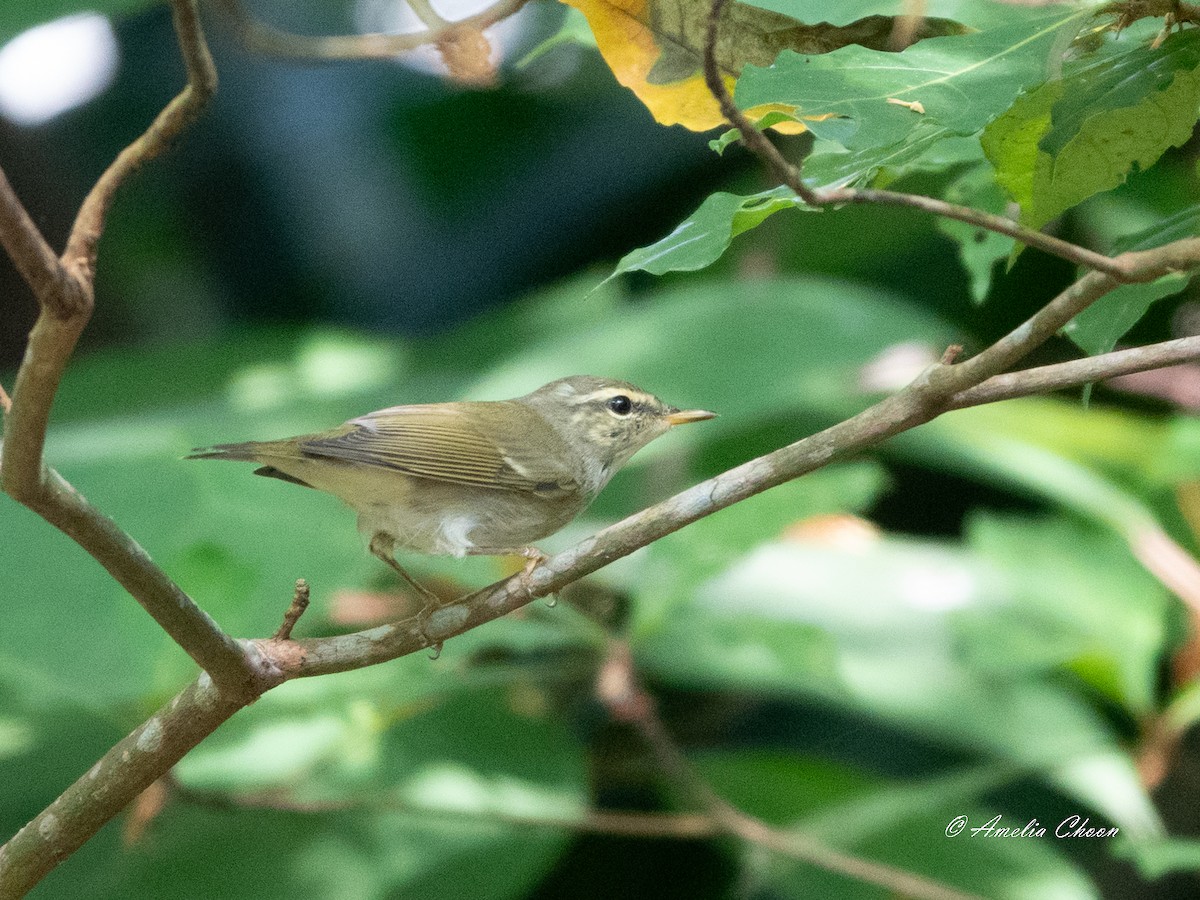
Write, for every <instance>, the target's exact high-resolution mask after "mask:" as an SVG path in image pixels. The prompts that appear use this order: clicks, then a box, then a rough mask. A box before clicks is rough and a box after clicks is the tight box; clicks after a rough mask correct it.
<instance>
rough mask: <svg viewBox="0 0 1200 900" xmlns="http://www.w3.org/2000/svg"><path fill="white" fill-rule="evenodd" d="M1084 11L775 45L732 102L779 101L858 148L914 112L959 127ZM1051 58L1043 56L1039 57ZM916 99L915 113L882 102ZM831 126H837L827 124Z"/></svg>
mask: <svg viewBox="0 0 1200 900" xmlns="http://www.w3.org/2000/svg"><path fill="white" fill-rule="evenodd" d="M1087 15H1088V13H1087V11H1081V10H1077V9H1068V10H1065V11H1064V9H1063V8H1061V7H1058V8H1053V9H1051V10H1049V11H1042V12H1038V13H1031V14H1028V15H1023V16H1022V17H1021V21H1020V22H1018V23H1016V24H1009V25H1004V26H1000V27H996V28H991V29H988V30H986V31H980V32H976V33H974V34H967V35H961V36H950V37H939V38H929V39H927V40H924V41H921V42H919V43H917V44H915V45H913V46H911V47H909V48H907V49H906V50H904V51H903V52H902V53H881V52H879V51H875V50H867V49H865V48H863V47H858V46H850V47H844V48H842V49H840V50H835V51H834V52H832V53H826V54H823V55H820V56H801V55H800V54H797V53H794V52H791V51H784V52H783V53H781V54H780V55H779V58H778V59H777V60H776V61H775V64H774V65H773V66H771V67H770V68H769V69H762V68H758V67H755V66H747V67H746V69H745V71H744V72H743V74H742V77H741V78H740V79H739V80H738V84H737V93H736V100H737V102H738V105H739V106H744V107H753V106H758V105H760V104H765V103H779V104H784V105H786V106H791V107H794V108H795V110H796V113H797V115H798V116H803V117H804V118H805V119H806V120H807V119H809V118H810V117H813V116H822V115H833V116H837V117H844V118H845V119H849V120H851V123H852V125H853V126H854V127H853V130H852V131H850V132H849V133H848V134H847V133H846V122H845V121H840V120H839V119H836V118H835V119H831V120H828V121H825V122H822V121H809V122H807V123H806V124H807V125H808V126H809V128H810V130H811V131H812V132H813V134H815V135H817V137H827V138H828V139H830V140H835V141H837V142H838V143H841V144H843V146H845V147H846V148H847V149H862V148H870V147H878V146H886V145H892V144H896V143H898V142H900V141H902V140H905V139H906V138H907V137H908V136H909V135H910V134H911V133H912V132H913V130H914V129H915V128H916V127H917V125H918V124H919V123H920V122H922V121H927V122H932V123H934V124H936V125H942V126H944V127H945V128H947V129H949V130H951V131H954V132H957V133H960V134H972V133H974V132H976V131H978V130H979V129H981V128H982V127H983V126H984V125H985V124H987V122H988V120H989V119H990V118H991V117H992V116H994V115H995V114H996V111H997V110H1000V109H1004V108H1005V107H1007V106H1008V105H1009V104H1011V103H1012V101H1013V99H1014V98H1015V97H1016V96H1017V94H1018V93H1019V92H1020V91H1021V90H1022V89H1024V88H1026V87H1028V86H1030V85H1032V84H1036V83H1038V82H1039V81H1042V80H1044V79H1045V77H1046V71H1047V66H1048V65H1051V66H1052V65H1053V64H1054V57H1055V55H1056V53H1057V52H1059V48H1060V47H1061V46H1062V44H1063V42H1064V39H1065V40H1069V39H1070V38H1071V37H1072V36H1073V35H1074V34H1075V32H1076V31H1077V30H1078V28H1079V26H1080V25H1081V24H1082V23H1083V21H1084V20H1085V19H1086V17H1087ZM1047 59H1050V63H1049V64H1048V63H1047ZM891 99H896V100H903V101H906V102H913V101H915V102H919V103H920V104H921V105H922V106H923V107H924V110H925V112H924V113H923V114H921V113H917V112H914V111H912V110H911V109H907V108H904V107H902V106H897V105H896V104H894V103H889V102H888V101H889V100H891ZM835 129H836V130H835Z"/></svg>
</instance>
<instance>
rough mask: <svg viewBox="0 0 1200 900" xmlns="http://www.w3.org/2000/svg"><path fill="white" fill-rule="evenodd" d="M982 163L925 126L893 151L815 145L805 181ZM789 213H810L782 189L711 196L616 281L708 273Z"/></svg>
mask: <svg viewBox="0 0 1200 900" xmlns="http://www.w3.org/2000/svg"><path fill="white" fill-rule="evenodd" d="M980 159H981V152H980V149H979V142H978V141H976V140H974V139H973V138H968V137H963V136H961V135H956V134H954V133H953V132H951V131H949V130H948V129H946V128H943V127H941V126H938V125H933V124H929V123H921V124H919V125H918V126H917V128H916V129H915V130H914V132H913V133H912V134H911V135H910V136H909V138H908V139H907V140H905V141H902V142H901V143H899V144H894V145H891V146H884V147H870V148H867V149H865V150H846V149H845V148H844V147H842V146H841V145H840V144H837V143H836V142H834V141H817V145H816V147H815V149H814V150H813V152H812V153H811V154H810V155H809V156H808V158H807V159H806V160H805V163H804V181H805V183H806V184H808V186H809V187H812V188H821V187H830V186H835V185H836V186H839V187H844V186H858V185H862V184H869V183H872V182H874V181H875V180H876V178H877V177H878V178H884V177H886V178H887V179H888V180H891V179H895V178H898V177H900V176H901V175H905V174H909V173H911V172H916V171H922V170H933V171H941V170H944V169H946V168H948V167H950V166H953V165H955V164H958V163H964V162H975V161H978V160H980ZM785 209H806V207H805V205H804V204H803V203H801V202H800V201H799V200H798V199H797V198H796V196H795V195H794V194H792V192H791V191H790V190H789V189H788V188H786V187H783V186H780V187H776V188H771V189H770V190H766V191H760V192H759V193H757V194H750V195H734V194H727V193H716V194H713V195H711V196H710V197H708V198H707V199H706V200H705V201H704V202H703V203H702V204H701V205H700V207H699V208H698V209H697V210H696V211H695V212H694V213H692V214H691V215H690V216H688V217H687V218H686V219H684V220H683V222H681V223H680V224H679V226H678V227H677V228H676V229H675V230H674V231H672V232H671V233H670V234H668V235H667V236H666V237H664V238H662V239H661V240H659V241H656V242H655V243H653V244H651V245H649V246H648V247H642V248H640V249H637V250H634V251H633V252H631V253H627V254H626V255H625V256H624V257H622V258H621V261H620V262H619V263H617V267H616V269H615V270H614V271H613V275H614V276H615V275H620V274H623V273H625V272H632V271H638V270H640V271H644V272H650V273H651V274H654V275H662V274H665V273H667V272H691V271H694V270H696V269H701V268H704V267H705V266H708V265H711V264H712V263H714V262H716V261H717V260H718V259H720V257H721V256H722V255H723V254H724V253H725V251H726V250H728V249H729V245H730V243H731V242H732V240H733V238H735V237H737V236H738V235H739V234H741V233H743V232H745V231H749V230H750V229H753V228H757V227H758V226H759V225H760V224H762V223H763V222H764V221H766V219H767V218H768V217H770V216H771V215H773V214H774V213H776V212H779V211H780V210H785ZM990 247H991V245H990V243H989V248H990ZM610 277H611V276H610Z"/></svg>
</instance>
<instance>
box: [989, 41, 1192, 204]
mask: <svg viewBox="0 0 1200 900" xmlns="http://www.w3.org/2000/svg"><path fill="white" fill-rule="evenodd" d="M1198 98H1200V32H1197V31H1196V30H1195V29H1189V30H1188V31H1186V32H1182V33H1178V34H1173V35H1171V36H1170V37H1169V38H1168V39H1167V41H1166V42H1165V43H1164V44H1163V45H1162V46H1161V47H1159V48H1151V47H1149V46H1146V45H1145V44H1143V43H1139V42H1135V41H1126V42H1124V43H1122V44H1114V43H1109V44H1106V45H1105V46H1104V49H1103V50H1102V51H1101V52H1099V53H1097V54H1094V55H1093V56H1090V57H1087V58H1085V59H1083V60H1081V61H1077V62H1072V63H1068V64H1067V65H1066V67H1065V69H1064V76H1063V78H1062V79H1061V80H1055V81H1052V82H1050V83H1048V84H1046V85H1043V86H1041V87H1039V88H1037V89H1036V90H1034V91H1032V92H1031V93H1029V94H1026V95H1024V96H1022V97H1021V98H1019V99H1018V100H1017V102H1016V103H1014V104H1013V107H1012V108H1011V109H1010V110H1009V111H1008V112H1007V113H1005V114H1004V115H1002V116H1001V117H1000V118H998V119H997V120H996V121H995V122H994V123H992V124H991V125H990V126H989V127H988V129H987V131H986V133H985V136H984V147H985V150H986V151H987V154H988V157H989V159H991V161H992V163H993V164H994V165H995V166H996V169H997V172H998V176H997V177H998V180H999V181H1000V183H1001V184H1002V185H1003V186H1004V187H1005V189H1006V190H1007V191H1008V192H1009V194H1010V196H1011V197H1012V198H1013V199H1014V200H1016V201H1017V203H1019V204H1020V206H1021V219H1022V221H1023V222H1025V223H1026V224H1028V225H1030V226H1031V227H1034V228H1040V227H1041V226H1042V225H1044V224H1045V223H1047V222H1049V221H1050V220H1052V219H1054V218H1055V217H1057V216H1058V215H1060V214H1061V213H1062V212H1063V211H1065V210H1067V209H1070V208H1071V207H1072V206H1074V205H1076V204H1077V203H1079V202H1081V201H1083V200H1085V199H1087V198H1088V197H1090V196H1092V195H1093V194H1096V193H1098V192H1100V191H1106V190H1110V189H1111V188H1114V187H1116V186H1117V185H1119V184H1121V183H1122V182H1123V181H1124V180H1125V178H1126V177H1127V176H1128V175H1129V173H1130V172H1131V171H1132V170H1133V169H1134V167H1137V168H1139V169H1146V168H1148V167H1149V166H1151V165H1153V164H1154V162H1155V161H1156V160H1157V159H1158V158H1159V156H1161V155H1162V153H1163V151H1165V150H1166V149H1167V148H1168V147H1173V146H1178V145H1180V144H1182V143H1183V142H1184V141H1186V140H1187V139H1188V138H1189V137H1190V136H1191V134H1192V129H1193V126H1194V125H1195V123H1196V114H1197V105H1198V103H1200V100H1198Z"/></svg>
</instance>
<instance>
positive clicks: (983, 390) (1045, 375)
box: [950, 337, 1200, 409]
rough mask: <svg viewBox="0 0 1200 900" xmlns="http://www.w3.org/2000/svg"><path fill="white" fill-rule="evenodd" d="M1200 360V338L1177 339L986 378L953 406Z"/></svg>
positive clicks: (1026, 393) (955, 407) (960, 394)
mask: <svg viewBox="0 0 1200 900" xmlns="http://www.w3.org/2000/svg"><path fill="white" fill-rule="evenodd" d="M1197 359H1200V337H1185V338H1178V339H1176V340H1173V341H1163V342H1162V343H1160V344H1151V345H1149V346H1147V347H1133V348H1131V349H1128V350H1116V351H1113V352H1112V353H1104V354H1101V355H1099V356H1089V357H1086V358H1085V359H1075V360H1071V361H1070V362H1064V363H1055V364H1054V365H1049V366H1039V367H1037V368H1034V369H1023V370H1022V371H1020V372H1010V373H1008V374H1006V375H993V376H992V377H991V378H989V379H988V380H987V381H985V382H983V383H982V384H979V385H976V386H975V387H973V388H971V389H969V390H966V391H963V392H961V393H959V394H956V395H955V396H954V398H953V399H952V400H951V401H950V407H951V409H964V408H966V407H968V406H980V405H982V404H984V403H996V402H998V401H1000V400H1011V399H1013V398H1014V397H1028V396H1031V395H1033V394H1047V393H1049V392H1051V391H1058V390H1062V389H1064V388H1070V387H1078V386H1079V385H1082V384H1090V383H1092V382H1096V381H1104V380H1105V379H1108V378H1116V377H1117V376H1118V375H1130V374H1132V373H1134V372H1146V371H1149V370H1150V369H1161V368H1164V367H1166V366H1174V365H1179V364H1181V363H1187V362H1194V361H1195V360H1197Z"/></svg>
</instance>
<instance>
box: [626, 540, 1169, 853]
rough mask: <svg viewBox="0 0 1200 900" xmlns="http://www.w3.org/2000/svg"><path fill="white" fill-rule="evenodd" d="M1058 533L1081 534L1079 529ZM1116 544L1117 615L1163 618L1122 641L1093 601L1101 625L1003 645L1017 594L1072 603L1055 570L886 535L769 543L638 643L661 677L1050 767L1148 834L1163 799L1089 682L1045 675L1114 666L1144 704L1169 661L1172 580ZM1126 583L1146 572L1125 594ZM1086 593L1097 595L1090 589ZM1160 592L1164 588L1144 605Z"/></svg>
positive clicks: (1071, 788) (1049, 773)
mask: <svg viewBox="0 0 1200 900" xmlns="http://www.w3.org/2000/svg"><path fill="white" fill-rule="evenodd" d="M1010 527H1011V526H1010ZM1043 537H1044V535H1043ZM1027 546H1028V545H1027ZM1054 549H1055V552H1056V553H1062V554H1064V555H1066V556H1070V555H1071V554H1073V553H1077V552H1078V551H1077V549H1076V548H1074V547H1072V546H1071V544H1070V543H1069V542H1061V543H1058V544H1057V545H1056V546H1055V548H1054ZM1111 553H1112V548H1111V545H1106V546H1104V547H1102V548H1096V547H1093V548H1088V549H1086V550H1085V551H1084V558H1083V559H1082V560H1079V561H1078V565H1080V566H1087V565H1091V566H1093V567H1095V573H1096V574H1095V578H1096V580H1097V581H1099V580H1100V579H1102V578H1103V577H1104V576H1103V574H1102V573H1108V574H1110V575H1111V573H1112V571H1113V570H1112V569H1106V568H1105V567H1104V566H1103V559H1104V554H1111ZM1118 560H1119V564H1118V567H1117V568H1119V569H1120V570H1121V571H1122V574H1123V576H1124V577H1123V578H1122V580H1121V581H1117V580H1115V579H1114V580H1113V583H1112V584H1111V585H1110V586H1109V587H1108V588H1106V590H1107V592H1108V597H1109V599H1110V600H1111V602H1113V603H1114V604H1118V605H1119V608H1122V609H1124V610H1125V618H1124V619H1123V620H1122V625H1127V624H1129V623H1131V622H1137V623H1138V624H1139V625H1145V624H1147V623H1148V624H1150V625H1151V626H1153V627H1151V628H1150V629H1149V630H1145V629H1141V630H1139V631H1138V632H1135V634H1136V635H1137V639H1136V640H1135V641H1134V642H1133V646H1132V647H1130V648H1128V649H1118V648H1117V647H1116V646H1115V645H1117V644H1119V642H1120V641H1122V640H1124V639H1125V638H1126V637H1127V635H1126V634H1125V633H1124V632H1123V631H1121V630H1120V628H1119V627H1115V626H1114V625H1113V617H1112V616H1111V615H1110V617H1109V618H1108V619H1105V617H1104V615H1103V613H1102V612H1101V611H1100V610H1096V611H1095V613H1094V614H1093V615H1092V616H1091V617H1090V618H1089V620H1088V621H1090V622H1091V623H1092V624H1090V625H1080V624H1076V623H1073V622H1072V621H1071V620H1070V617H1069V616H1067V615H1065V614H1064V615H1063V616H1062V617H1061V619H1057V618H1056V620H1055V621H1056V625H1057V627H1056V628H1055V629H1053V630H1050V629H1048V628H1045V627H1044V626H1043V629H1042V631H1039V630H1038V629H1036V628H1031V629H1029V630H1028V631H1027V632H1024V633H1023V634H1022V637H1021V638H1020V639H1015V640H1014V643H1015V644H1018V645H1020V652H1019V653H1007V654H1006V653H1004V652H1003V651H1004V647H1001V648H998V649H997V648H994V647H993V646H992V643H993V638H994V637H995V635H996V634H997V633H1001V634H1008V635H1011V633H1012V620H1013V619H1014V618H1016V619H1019V618H1020V616H1021V610H1023V609H1040V608H1041V607H1042V606H1043V605H1045V604H1057V603H1061V602H1062V597H1061V590H1060V586H1059V585H1058V584H1057V583H1052V580H1051V579H1048V578H1045V577H1043V578H1041V579H1040V580H1038V581H1037V582H1036V583H1034V584H1030V583H1029V582H1028V581H1026V580H1024V579H1023V577H1022V576H1021V572H1022V571H1023V569H1022V566H1023V565H1024V563H1023V561H1022V560H1020V559H1017V560H1015V561H1012V562H1010V561H1008V560H998V559H996V558H988V557H985V556H982V555H980V554H978V553H976V552H973V551H971V550H964V549H963V548H961V547H958V546H955V545H951V544H945V543H937V542H931V541H920V542H918V541H912V540H898V539H876V540H875V541H874V542H870V541H866V542H859V543H856V544H854V545H848V546H836V545H834V546H830V545H826V544H824V543H809V542H803V541H799V540H789V541H781V542H774V543H768V544H765V545H761V546H759V547H757V548H755V549H753V550H752V551H750V552H749V553H747V554H745V555H743V556H742V557H741V558H740V559H738V560H737V561H736V562H735V563H734V564H733V565H732V566H730V567H729V568H728V569H726V571H724V572H722V573H721V574H719V575H717V576H716V577H711V578H708V579H706V580H705V581H704V582H703V583H702V584H701V585H699V586H698V587H697V588H696V589H695V590H694V591H693V592H692V594H691V596H690V597H689V598H687V599H686V601H685V602H683V603H681V604H678V605H676V606H675V607H674V608H673V609H671V610H670V614H669V616H665V617H663V620H662V623H661V625H659V626H658V627H656V628H655V629H654V630H652V631H649V632H647V633H644V634H642V635H640V636H639V640H638V641H637V643H636V645H635V651H636V652H637V654H638V659H639V661H641V663H642V665H643V666H645V667H646V668H647V669H648V670H649V671H651V672H653V673H654V674H655V675H656V677H657V678H659V679H662V680H665V681H668V682H671V683H676V684H681V685H684V686H686V687H688V688H691V689H697V688H698V689H703V690H720V689H725V690H731V689H732V690H738V691H755V692H759V693H766V694H767V695H769V696H778V697H784V698H790V699H793V700H801V699H806V700H809V701H816V702H819V703H821V704H822V705H830V706H833V707H834V708H838V709H841V710H843V711H845V712H846V713H847V714H848V715H852V716H867V717H870V718H871V719H873V720H876V721H879V722H883V723H888V724H890V725H891V726H892V727H898V728H903V729H904V730H906V731H907V732H909V733H911V734H913V735H915V736H917V737H918V738H919V739H921V740H925V741H935V742H938V743H939V744H942V745H945V746H949V747H954V748H956V749H957V750H959V751H963V750H966V751H969V752H973V753H979V754H984V755H986V756H987V757H989V758H994V759H997V760H1001V761H1003V762H1004V763H1005V764H1006V765H1008V766H1013V767H1016V768H1019V769H1027V770H1029V771H1036V772H1040V773H1043V774H1044V776H1045V777H1046V778H1048V779H1050V780H1051V781H1053V782H1054V783H1056V784H1058V785H1059V786H1060V787H1061V788H1062V789H1063V790H1065V791H1067V792H1068V793H1070V794H1071V795H1072V796H1074V797H1076V798H1078V799H1080V800H1084V801H1086V802H1087V803H1089V804H1090V805H1091V806H1092V807H1093V808H1095V809H1097V810H1100V811H1102V812H1103V813H1104V815H1105V816H1106V817H1107V818H1108V819H1110V820H1111V821H1113V822H1114V823H1117V824H1119V825H1120V826H1121V827H1122V828H1128V829H1130V830H1131V831H1136V832H1138V833H1141V834H1151V833H1154V832H1156V830H1157V829H1158V827H1159V825H1158V820H1157V817H1156V814H1155V812H1154V809H1153V805H1152V804H1151V803H1150V801H1149V799H1148V798H1147V797H1146V794H1145V791H1144V789H1143V788H1142V787H1141V785H1140V783H1139V781H1138V778H1137V774H1136V772H1135V770H1134V768H1133V765H1132V763H1131V761H1130V760H1129V758H1128V756H1127V755H1126V754H1125V753H1124V751H1123V750H1122V749H1121V747H1120V745H1119V743H1118V741H1117V737H1116V735H1115V734H1114V733H1113V730H1112V728H1111V726H1110V725H1109V724H1108V723H1107V722H1105V720H1104V719H1103V717H1101V716H1099V715H1097V713H1096V712H1095V710H1094V709H1093V706H1092V702H1091V699H1090V694H1089V693H1088V692H1085V691H1081V690H1079V689H1078V687H1072V686H1071V685H1070V684H1069V683H1064V682H1063V681H1058V680H1055V679H1052V678H1049V677H1047V674H1048V673H1047V670H1048V669H1056V670H1057V671H1060V672H1064V673H1066V672H1070V673H1079V674H1081V675H1082V676H1083V677H1085V678H1087V679H1088V680H1089V681H1095V682H1096V683H1098V684H1103V685H1104V686H1105V688H1110V687H1111V686H1112V685H1113V684H1114V683H1117V682H1118V681H1119V680H1120V678H1121V677H1123V675H1121V676H1118V677H1117V679H1115V680H1114V679H1113V677H1112V675H1113V673H1114V672H1122V673H1128V677H1129V681H1128V684H1124V683H1122V684H1121V685H1120V688H1118V690H1117V691H1116V693H1117V694H1118V695H1120V696H1122V699H1124V697H1125V694H1124V690H1125V689H1128V690H1129V691H1131V692H1137V693H1138V694H1139V695H1140V696H1134V695H1133V694H1132V693H1131V694H1130V695H1129V696H1130V697H1131V699H1133V700H1134V702H1135V703H1138V704H1139V705H1141V702H1142V700H1143V699H1144V697H1145V692H1146V687H1145V686H1146V685H1147V684H1153V678H1154V675H1155V673H1156V671H1157V654H1156V653H1154V652H1153V651H1157V650H1158V649H1159V648H1160V647H1161V635H1162V626H1161V618H1162V605H1163V603H1164V602H1165V598H1164V596H1163V592H1162V589H1161V587H1159V586H1158V585H1157V584H1154V583H1153V580H1152V579H1150V578H1149V577H1148V576H1146V575H1145V573H1142V572H1140V571H1137V567H1136V565H1134V564H1132V563H1131V562H1130V561H1129V560H1128V558H1127V557H1118ZM648 569H649V570H650V574H651V575H652V574H653V569H652V567H649V566H648ZM1131 572H1132V576H1131V575H1130V573H1131ZM1122 585H1123V586H1124V587H1127V588H1128V587H1129V586H1131V585H1132V586H1133V587H1134V588H1135V590H1134V591H1133V592H1132V593H1131V594H1122V595H1121V596H1120V597H1119V598H1116V599H1113V598H1114V597H1115V595H1116V594H1117V593H1118V592H1119V591H1120V590H1121V586H1122ZM1141 588H1147V590H1142V589H1141ZM1031 590H1036V592H1037V593H1036V596H1028V595H1027V594H1028V592H1029V591H1031ZM1075 596H1076V598H1077V599H1078V600H1079V601H1080V602H1086V600H1085V599H1084V598H1083V596H1082V591H1081V593H1080V594H1079V595H1075ZM1148 600H1153V601H1155V603H1156V604H1157V606H1149V607H1146V608H1144V609H1141V610H1138V609H1136V606H1137V604H1138V603H1139V602H1140V603H1143V604H1145V603H1146V602H1147V601H1148ZM1110 612H1111V610H1110ZM1043 618H1045V615H1043ZM1156 629H1157V630H1156ZM1097 635H1102V636H1103V641H1105V642H1106V643H1100V642H1098V641H1097ZM1022 639H1023V640H1024V641H1025V642H1028V643H1029V644H1030V645H1031V646H1029V647H1025V646H1024V645H1023V644H1021V641H1022ZM1156 641H1157V643H1156ZM1004 646H1007V645H1004ZM1117 654H1121V655H1120V656H1117ZM1095 660H1099V661H1101V662H1102V663H1103V666H1101V665H1100V663H1098V662H1093V661H1095ZM1088 665H1096V666H1097V668H1096V670H1095V671H1096V674H1095V676H1094V677H1093V675H1092V672H1091V671H1090V670H1088V668H1087V666H1088ZM1104 666H1107V667H1108V668H1107V669H1105V668H1104ZM943 827H944V826H943Z"/></svg>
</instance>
